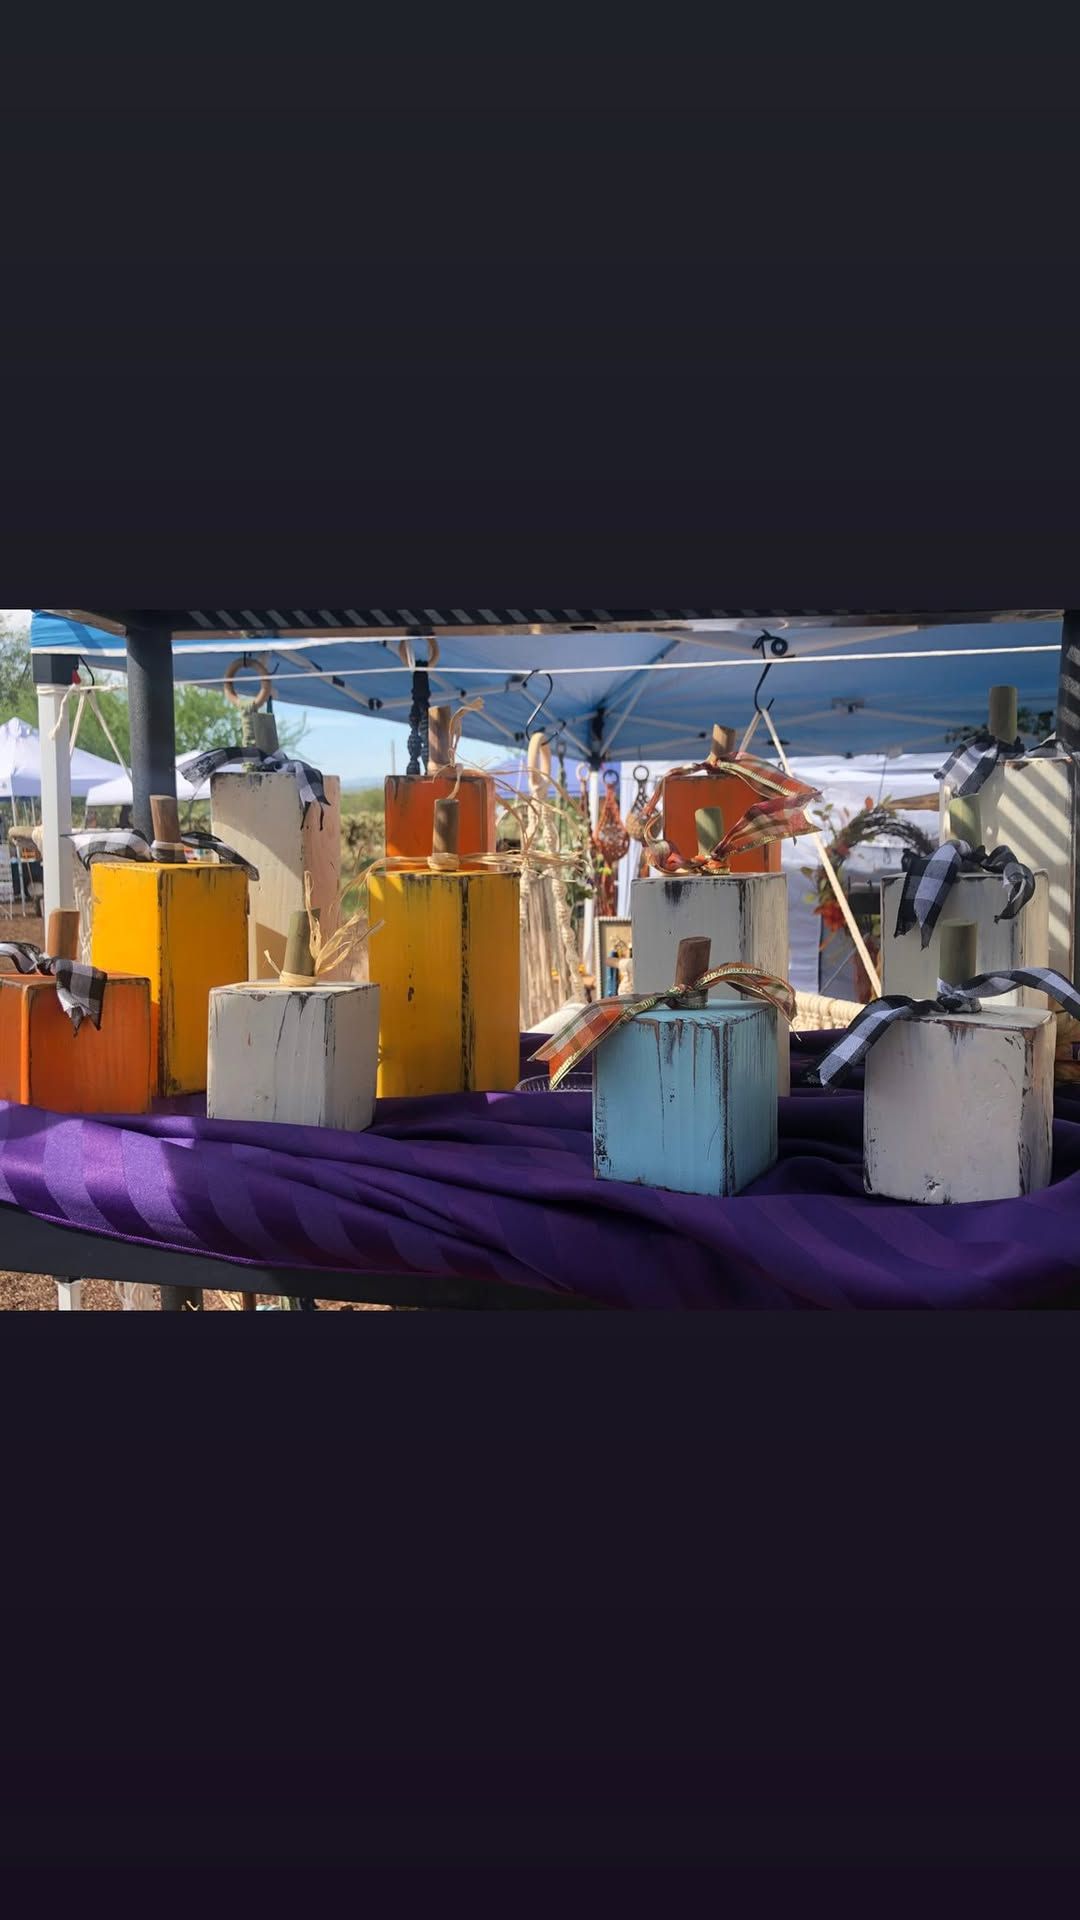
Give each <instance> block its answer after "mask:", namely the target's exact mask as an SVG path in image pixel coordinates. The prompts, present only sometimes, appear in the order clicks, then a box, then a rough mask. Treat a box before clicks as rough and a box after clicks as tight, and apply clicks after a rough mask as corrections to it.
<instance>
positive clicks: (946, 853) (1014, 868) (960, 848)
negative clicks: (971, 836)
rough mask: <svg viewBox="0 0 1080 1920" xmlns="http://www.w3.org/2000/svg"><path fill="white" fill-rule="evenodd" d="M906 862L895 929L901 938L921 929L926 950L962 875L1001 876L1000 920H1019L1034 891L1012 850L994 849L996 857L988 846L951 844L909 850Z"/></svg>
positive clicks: (1027, 870) (1031, 878)
mask: <svg viewBox="0 0 1080 1920" xmlns="http://www.w3.org/2000/svg"><path fill="white" fill-rule="evenodd" d="M901 859H902V864H903V868H904V885H903V887H902V889H901V892H900V905H899V907H898V908H897V913H896V929H895V930H896V932H897V934H905V933H910V932H911V929H912V927H914V926H918V927H919V929H920V931H921V934H922V944H923V946H924V947H928V946H929V945H930V938H931V935H932V934H933V931H934V928H935V927H936V925H937V922H938V916H939V915H940V913H941V909H942V907H943V906H944V905H945V901H946V898H947V897H948V892H949V888H950V887H951V886H952V884H953V882H954V880H957V879H959V877H960V875H961V874H962V873H990V874H996V875H997V876H998V877H999V879H1000V880H1001V883H1002V885H1003V886H1004V887H1005V888H1006V889H1007V896H1006V900H1005V905H1004V906H1003V907H1002V909H1001V912H1000V913H996V914H995V915H994V920H995V922H997V921H998V920H1015V919H1016V916H1017V914H1018V913H1019V912H1020V911H1021V909H1022V908H1023V907H1026V906H1027V903H1028V901H1029V900H1030V899H1031V896H1032V894H1033V893H1034V891H1035V875H1034V874H1033V873H1032V871H1031V868H1030V867H1026V866H1025V865H1024V863H1023V861H1022V860H1018V859H1017V857H1016V855H1015V853H1013V852H1012V851H1011V850H1010V849H1009V848H1008V847H995V849H994V851H993V853H987V851H986V848H985V847H970V846H969V845H968V843H967V841H966V840H946V842H945V844H944V846H940V847H935V849H934V851H933V853H913V852H912V851H911V850H910V849H909V850H908V851H907V852H905V853H904V854H903V855H902V856H901Z"/></svg>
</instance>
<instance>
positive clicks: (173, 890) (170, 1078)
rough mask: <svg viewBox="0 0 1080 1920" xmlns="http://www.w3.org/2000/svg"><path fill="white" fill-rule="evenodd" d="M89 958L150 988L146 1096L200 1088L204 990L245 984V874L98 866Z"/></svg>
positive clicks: (193, 865) (206, 865) (189, 865)
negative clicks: (149, 1068)
mask: <svg viewBox="0 0 1080 1920" xmlns="http://www.w3.org/2000/svg"><path fill="white" fill-rule="evenodd" d="M91 872H92V875H93V885H94V930H93V945H92V956H93V963H94V965H95V966H96V967H103V968H104V969H105V971H106V973H112V972H114V971H115V972H123V973H136V974H140V975H142V976H144V977H145V978H146V979H148V980H149V982H150V1009H151V1059H152V1080H151V1091H152V1092H153V1093H155V1094H166V1095H171V1094H176V1093H198V1092H201V1090H202V1089H203V1088H204V1087H205V1085H206V1046H207V1033H208V1030H209V1025H210V993H211V990H212V988H214V987H225V986H231V985H232V983H233V982H234V981H236V980H244V979H246V978H247V955H248V925H247V922H248V913H247V884H248V883H247V875H246V873H245V872H244V870H243V868H242V867H233V866H218V865H217V864H215V863H214V862H211V861H208V860H207V861H197V862H196V861H188V862H186V863H185V864H183V865H177V866H167V865H165V864H163V863H162V864H159V863H158V862H157V861H152V860H145V861H144V860H111V861H110V860H95V862H94V864H93V867H92V869H91Z"/></svg>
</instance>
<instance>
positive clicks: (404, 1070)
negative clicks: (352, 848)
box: [368, 872, 519, 1097]
mask: <svg viewBox="0 0 1080 1920" xmlns="http://www.w3.org/2000/svg"><path fill="white" fill-rule="evenodd" d="M368 886H369V896H370V914H371V921H372V925H373V926H375V925H376V923H377V922H378V921H380V920H381V921H382V922H383V924H382V926H381V927H380V928H379V929H378V931H377V932H374V933H373V934H372V935H371V939H370V941H369V949H370V968H371V978H372V980H375V981H378V983H379V985H380V987H381V988H382V1027H381V1043H380V1045H381V1052H380V1062H379V1094H380V1096H383V1097H385V1096H387V1095H396V1094H408V1095H419V1094H426V1093H468V1092H477V1093H480V1092H485V1093H493V1092H500V1091H501V1092H507V1091H509V1090H510V1089H511V1088H512V1087H514V1086H515V1085H516V1083H517V1078H518V1067H519V1038H518V1036H519V1027H518V988H519V912H518V880H517V876H516V874H508V873H468V872H465V873H431V872H427V873H424V872H418V873H393V872H390V873H386V872H383V873H377V874H373V875H372V877H371V880H370V881H369V883H368Z"/></svg>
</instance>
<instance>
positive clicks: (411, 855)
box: [383, 773, 495, 860]
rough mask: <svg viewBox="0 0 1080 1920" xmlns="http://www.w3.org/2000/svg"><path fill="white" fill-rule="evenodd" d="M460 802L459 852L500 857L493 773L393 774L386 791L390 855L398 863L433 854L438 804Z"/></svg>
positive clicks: (385, 788) (387, 848)
mask: <svg viewBox="0 0 1080 1920" xmlns="http://www.w3.org/2000/svg"><path fill="white" fill-rule="evenodd" d="M451 798H453V799H455V800H456V801H457V803H458V852H459V853H460V854H461V855H462V857H465V856H467V855H469V854H472V853H494V852H495V782H494V781H493V780H492V778H491V776H490V774H484V775H475V774H463V775H462V777H461V779H460V780H457V779H456V778H450V777H448V776H447V775H445V774H428V773H421V774H408V773H399V774H390V775H388V776H387V780H386V784H385V787H384V789H383V799H384V806H385V812H386V851H387V853H388V854H390V855H392V856H393V857H394V858H402V857H404V858H407V859H412V860H423V859H426V857H427V855H428V854H429V853H430V852H431V834H432V829H433V827H434V824H435V802H436V800H449V799H451Z"/></svg>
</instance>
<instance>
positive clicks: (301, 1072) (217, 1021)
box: [206, 910, 379, 1132]
mask: <svg viewBox="0 0 1080 1920" xmlns="http://www.w3.org/2000/svg"><path fill="white" fill-rule="evenodd" d="M343 944H344V943H342V945H343ZM324 954H325V956H326V965H325V966H323V967H320V966H319V962H320V960H321V959H322V958H323V955H324ZM335 957H336V952H335V946H334V940H333V939H331V940H330V941H328V942H327V943H326V946H325V947H324V946H323V944H322V941H321V938H320V927H319V916H318V913H317V912H316V911H314V910H311V911H310V912H309V911H307V910H303V911H301V912H299V913H294V914H293V916H292V920H291V924H290V929H289V939H288V942H287V946H286V954H285V964H284V967H283V968H282V970H281V973H280V975H279V976H278V978H277V979H276V980H265V981H262V980H260V981H254V980H249V981H246V982H244V983H242V984H240V985H237V986H228V987H215V988H214V990H213V991H212V993H211V995H210V1036H209V1055H208V1062H207V1091H206V1112H207V1117H208V1118H209V1119H211V1120H265V1121H271V1122H274V1123H276V1124H277V1125H282V1124H289V1125H293V1126H299V1127H341V1128H346V1129H348V1130H350V1131H354V1132H355V1131H358V1130H359V1129H361V1128H363V1127H368V1126H370V1125H371V1119H372V1115H373V1113H374V1111H375V1081H376V1075H377V1072H378V1062H379V989H378V987H377V986H372V985H368V984H366V983H357V982H352V981H341V980H336V981H335V980H332V979H331V978H329V975H330V974H331V973H332V972H333V970H334V961H335Z"/></svg>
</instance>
